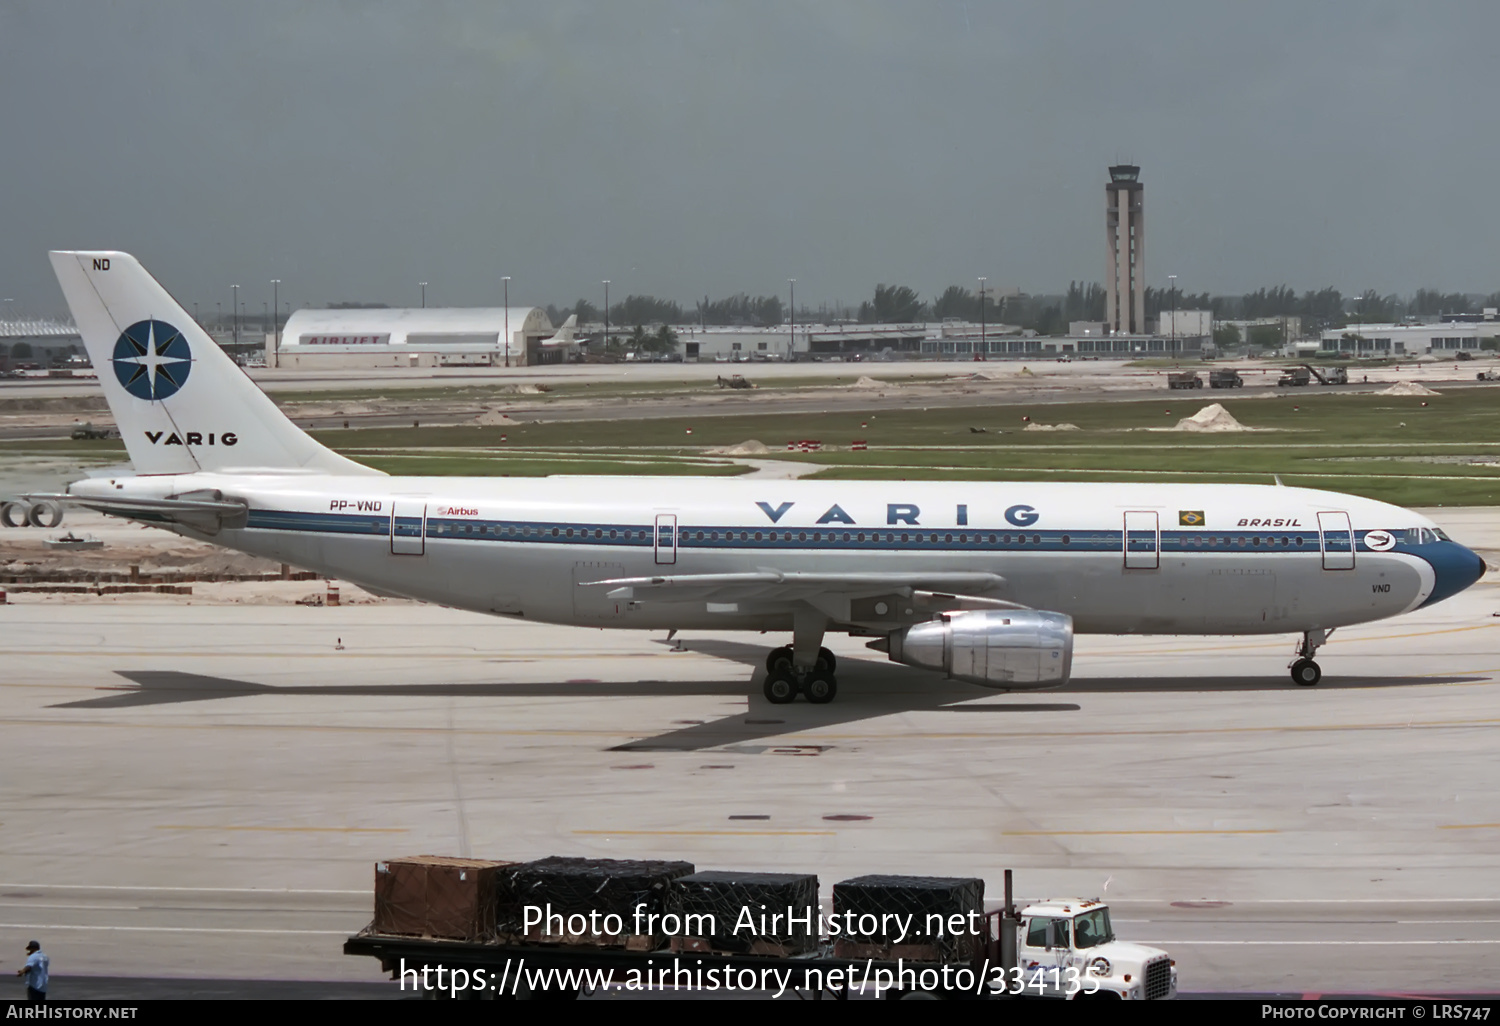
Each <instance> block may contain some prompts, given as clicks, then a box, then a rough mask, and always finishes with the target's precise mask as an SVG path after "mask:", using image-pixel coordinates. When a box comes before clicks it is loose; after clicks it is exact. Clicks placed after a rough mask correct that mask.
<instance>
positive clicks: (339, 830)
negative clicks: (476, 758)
mask: <svg viewBox="0 0 1500 1026" xmlns="http://www.w3.org/2000/svg"><path fill="white" fill-rule="evenodd" d="M156 829H158V830H253V831H264V832H268V833H292V834H409V833H411V829H410V828H409V827H276V826H212V825H195V824H186V823H158V824H157V826H156Z"/></svg>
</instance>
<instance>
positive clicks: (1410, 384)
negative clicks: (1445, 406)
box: [1375, 381, 1442, 395]
mask: <svg viewBox="0 0 1500 1026" xmlns="http://www.w3.org/2000/svg"><path fill="white" fill-rule="evenodd" d="M1375 394H1376V395H1442V393H1441V392H1434V391H1433V390H1432V389H1430V388H1428V387H1427V386H1426V385H1420V384H1418V383H1417V382H1415V381H1398V382H1396V383H1395V384H1394V385H1392V386H1391V387H1390V388H1382V389H1381V390H1380V391H1379V392H1376V393H1375Z"/></svg>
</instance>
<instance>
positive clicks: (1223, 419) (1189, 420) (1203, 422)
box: [1171, 403, 1255, 431]
mask: <svg viewBox="0 0 1500 1026" xmlns="http://www.w3.org/2000/svg"><path fill="white" fill-rule="evenodd" d="M1171 430H1172V431H1254V430H1255V429H1254V428H1250V427H1246V426H1245V425H1243V424H1241V423H1240V422H1239V421H1237V420H1235V419H1234V414H1232V413H1230V412H1229V411H1228V410H1226V409H1224V407H1222V406H1220V405H1219V404H1218V403H1210V404H1209V405H1208V406H1205V407H1203V409H1201V410H1199V411H1198V412H1197V413H1195V414H1193V415H1192V416H1191V417H1183V418H1182V419H1181V420H1179V421H1178V422H1177V426H1176V427H1174V428H1171Z"/></svg>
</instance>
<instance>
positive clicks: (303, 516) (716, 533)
mask: <svg viewBox="0 0 1500 1026" xmlns="http://www.w3.org/2000/svg"><path fill="white" fill-rule="evenodd" d="M422 523H423V521H422V518H421V517H401V516H398V517H397V518H396V524H397V534H398V536H401V537H417V536H418V535H419V534H420V533H421V531H422ZM246 526H247V527H248V528H250V529H252V530H269V531H298V532H309V533H326V534H350V535H366V536H383V537H388V536H389V535H390V531H391V520H390V517H388V516H372V515H370V514H367V513H306V512H296V511H291V510H265V509H256V510H251V511H250V514H249V518H248V521H247V525H246ZM426 528H427V529H426V537H427V538H428V539H431V540H443V541H472V542H509V543H512V544H517V543H521V544H524V543H531V544H563V545H590V546H600V547H604V548H616V547H629V548H639V547H645V548H651V547H653V546H654V545H655V543H656V536H657V530H658V529H657V528H656V527H655V526H653V525H651V524H600V523H568V522H563V521H532V520H481V519H477V518H475V519H457V518H452V517H429V518H428V519H427V521H426ZM660 530H661V537H662V541H663V544H669V543H670V541H671V539H672V534H673V528H671V527H666V526H663V527H662V528H661V529H660ZM675 533H676V534H677V539H676V540H677V548H678V549H679V550H689V549H703V550H709V549H712V550H731V551H734V550H775V551H803V550H814V549H816V550H824V551H835V552H838V551H850V550H857V551H919V552H932V551H960V552H974V551H982V552H1120V551H1121V548H1122V545H1123V544H1124V538H1123V534H1124V532H1123V531H1109V530H1078V531H1057V530H1047V531H1037V530H1026V531H1023V530H1018V529H1014V528H1012V529H1009V530H986V529H980V530H973V529H953V528H941V529H938V530H933V529H931V528H921V529H918V528H907V529H905V530H894V529H891V528H878V529H862V528H859V527H838V528H827V527H819V528H802V527H794V528H775V529H768V528H765V527H758V528H750V527H696V526H691V525H683V526H680V527H679V528H677V529H676V532H675ZM1153 533H1154V532H1151V531H1144V532H1138V531H1131V532H1130V534H1131V539H1130V540H1131V545H1132V551H1143V552H1149V551H1151V538H1152V535H1153ZM1365 533H1366V532H1364V531H1356V532H1355V536H1356V538H1357V539H1359V540H1358V541H1357V543H1356V548H1357V551H1359V552H1371V551H1374V550H1371V549H1370V548H1368V547H1367V546H1366V545H1365V544H1364V542H1363V535H1364V534H1365ZM1393 533H1395V532H1393ZM1344 537H1345V538H1347V534H1346V535H1344ZM1398 537H1400V535H1398ZM1340 540H1341V539H1340V538H1339V537H1338V536H1337V535H1335V536H1333V537H1331V538H1330V541H1331V542H1332V543H1333V544H1331V545H1330V546H1329V550H1330V551H1341V552H1348V551H1349V550H1348V548H1347V543H1345V545H1344V546H1340V545H1338V541H1340ZM1320 542H1321V539H1320V538H1319V535H1318V532H1317V531H1308V530H1293V531H1253V530H1252V531H1207V530H1193V531H1162V532H1161V536H1160V552H1161V553H1162V554H1164V555H1182V554H1189V553H1207V554H1213V553H1255V552H1282V553H1290V552H1303V553H1319V552H1322V551H1323V545H1322V544H1320ZM1453 544H1454V543H1452V542H1444V543H1436V544H1434V545H1422V546H1415V545H1407V544H1404V543H1403V544H1400V545H1398V546H1397V548H1396V551H1401V552H1411V553H1412V554H1414V555H1418V556H1421V557H1422V558H1424V559H1426V558H1427V554H1426V553H1425V552H1424V551H1422V550H1426V549H1432V548H1437V547H1439V546H1441V545H1453ZM1137 545H1139V546H1140V548H1139V550H1137V549H1136V546H1137ZM1456 547H1457V548H1460V549H1462V548H1463V547H1462V546H1456ZM1463 551H1465V552H1467V551H1468V550H1467V549H1464V550H1463ZM1471 555H1472V554H1471ZM1474 558H1475V559H1477V558H1478V557H1474ZM1428 562H1432V560H1431V559H1429V560H1428ZM1470 583H1472V582H1470ZM1463 587H1467V584H1466V585H1464V586H1463ZM1458 590H1462V588H1459V589H1458ZM1429 601H1435V600H1429Z"/></svg>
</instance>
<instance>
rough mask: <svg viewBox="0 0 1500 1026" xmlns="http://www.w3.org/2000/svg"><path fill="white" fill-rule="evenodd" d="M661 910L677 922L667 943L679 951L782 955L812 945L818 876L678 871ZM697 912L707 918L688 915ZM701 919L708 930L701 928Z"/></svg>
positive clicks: (815, 941) (809, 948)
mask: <svg viewBox="0 0 1500 1026" xmlns="http://www.w3.org/2000/svg"><path fill="white" fill-rule="evenodd" d="M667 911H668V912H670V913H673V914H675V915H676V916H678V917H679V919H680V921H681V922H682V924H683V930H684V933H683V936H682V937H680V938H674V940H673V945H672V946H673V947H674V948H676V949H677V950H679V951H721V952H729V953H734V954H752V955H774V956H786V955H800V954H802V953H804V952H807V951H812V950H814V949H816V948H817V946H818V930H817V923H818V878H817V877H816V876H812V875H810V874H802V873H735V872H719V871H714V872H705V873H694V874H692V875H691V876H681V877H678V878H677V879H676V880H673V881H672V883H671V885H670V886H669V887H668V888H667ZM702 916H712V917H713V918H712V920H704V919H702V918H697V919H693V918H690V917H702ZM707 922H711V923H712V924H713V932H712V933H708V932H707V931H704V930H703V929H701V927H702V926H703V925H704V924H705V923H707ZM737 925H738V926H739V927H740V929H738V930H736V929H735V927H736V926H737ZM747 926H748V928H747ZM809 926H811V929H809ZM693 927H697V928H693Z"/></svg>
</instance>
